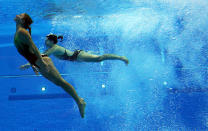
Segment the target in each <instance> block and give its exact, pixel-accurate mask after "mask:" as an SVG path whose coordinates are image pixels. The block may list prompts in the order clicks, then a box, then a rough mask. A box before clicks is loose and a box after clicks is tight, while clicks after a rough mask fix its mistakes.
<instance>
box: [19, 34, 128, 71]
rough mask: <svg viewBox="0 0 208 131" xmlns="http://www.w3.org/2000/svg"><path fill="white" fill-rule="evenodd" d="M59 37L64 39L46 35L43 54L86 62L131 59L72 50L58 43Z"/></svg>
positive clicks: (125, 61) (126, 61) (126, 60)
mask: <svg viewBox="0 0 208 131" xmlns="http://www.w3.org/2000/svg"><path fill="white" fill-rule="evenodd" d="M58 39H61V40H62V39H63V37H62V36H58V37H57V36H56V35H54V34H49V35H47V36H46V40H45V45H46V47H47V48H48V49H47V50H46V51H45V52H44V53H43V54H45V55H48V56H50V55H52V54H53V55H54V56H55V57H56V58H58V59H61V60H68V61H84V62H101V61H104V60H121V61H123V62H124V63H125V64H126V65H128V63H129V60H128V59H127V58H126V57H125V56H118V55H114V54H104V55H94V54H89V53H87V52H85V51H83V50H75V51H74V52H73V51H70V50H68V49H66V48H64V47H62V46H59V45H57V42H58ZM20 68H21V69H25V68H28V64H25V65H22V66H21V67H20Z"/></svg>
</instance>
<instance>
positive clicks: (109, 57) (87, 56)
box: [77, 51, 129, 64]
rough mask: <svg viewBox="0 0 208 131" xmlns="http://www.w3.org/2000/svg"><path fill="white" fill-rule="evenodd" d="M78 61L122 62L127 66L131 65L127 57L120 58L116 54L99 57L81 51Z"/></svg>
mask: <svg viewBox="0 0 208 131" xmlns="http://www.w3.org/2000/svg"><path fill="white" fill-rule="evenodd" d="M77 59H78V60H80V61H85V62H101V61H103V60H121V61H123V62H125V63H126V64H128V63H129V61H128V59H127V58H126V57H125V56H118V55H114V54H104V55H101V56H99V55H93V54H89V53H87V52H85V51H81V52H80V53H79V55H78V57H77Z"/></svg>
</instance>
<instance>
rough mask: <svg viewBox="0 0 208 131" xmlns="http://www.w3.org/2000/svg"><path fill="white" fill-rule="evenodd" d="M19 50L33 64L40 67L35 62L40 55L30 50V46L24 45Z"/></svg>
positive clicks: (43, 55)
mask: <svg viewBox="0 0 208 131" xmlns="http://www.w3.org/2000/svg"><path fill="white" fill-rule="evenodd" d="M18 51H19V52H20V54H22V55H23V56H24V57H25V58H26V59H27V60H28V61H29V62H30V64H31V65H34V66H36V67H38V68H40V67H39V66H38V65H36V63H35V62H36V61H37V59H38V57H37V56H36V55H35V54H34V53H31V52H30V51H29V46H28V45H24V46H23V48H18ZM41 56H42V57H47V56H48V55H45V54H41Z"/></svg>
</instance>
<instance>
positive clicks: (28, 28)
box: [28, 27, 31, 36]
mask: <svg viewBox="0 0 208 131" xmlns="http://www.w3.org/2000/svg"><path fill="white" fill-rule="evenodd" d="M28 29H29V33H30V36H31V27H28Z"/></svg>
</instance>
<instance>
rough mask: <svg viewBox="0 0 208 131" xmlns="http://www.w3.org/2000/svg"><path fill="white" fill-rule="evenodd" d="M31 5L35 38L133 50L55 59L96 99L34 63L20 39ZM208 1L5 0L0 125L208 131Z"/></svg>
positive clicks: (12, 128) (1, 8)
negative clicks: (111, 57)
mask: <svg viewBox="0 0 208 131" xmlns="http://www.w3.org/2000/svg"><path fill="white" fill-rule="evenodd" d="M24 12H26V13H28V14H29V15H30V16H31V17H32V19H33V21H34V23H33V24H32V39H33V41H34V42H35V44H36V45H37V47H38V48H39V50H40V51H43V50H44V39H45V38H44V36H46V35H47V34H49V33H55V34H58V35H63V36H64V40H63V42H61V43H58V44H59V45H61V46H64V47H66V48H68V49H70V50H75V49H82V50H85V51H91V52H93V53H95V54H104V53H113V54H117V55H123V56H126V57H127V58H129V61H130V63H129V65H128V66H125V64H124V63H122V62H120V61H104V62H102V63H84V62H66V61H61V60H58V59H56V58H55V57H53V56H52V57H51V59H52V60H53V62H54V64H55V66H56V67H57V69H58V70H59V72H60V73H61V74H62V76H63V77H64V79H66V80H67V81H68V82H69V83H70V84H72V85H73V86H74V87H75V89H76V91H77V92H78V94H79V95H80V96H81V97H83V98H84V99H85V101H86V103H87V106H86V116H85V118H84V119H81V117H80V115H79V112H78V108H77V106H76V104H75V102H74V101H73V99H72V98H71V97H70V96H69V95H68V94H66V93H65V92H64V91H63V90H62V89H61V88H60V87H57V86H56V85H54V84H53V83H51V82H49V81H48V80H46V79H45V78H43V77H42V76H35V75H34V72H33V71H32V69H28V70H25V71H22V70H19V68H18V67H19V66H20V65H22V64H25V63H26V62H27V61H26V60H25V59H24V58H23V57H22V56H20V55H19V54H18V52H17V50H16V48H15V47H14V45H13V38H14V33H15V28H16V26H15V22H14V20H13V19H14V17H15V16H16V15H17V14H20V13H24ZM207 14H208V2H207V1H205V0H198V1H194V0H183V1H182V0H181V1H174V2H173V1H168V0H155V1H150V0H147V1H146V0H122V1H121V0H114V1H112V0H85V1H81V0H36V1H32V0H0V39H1V43H0V59H1V60H0V63H1V64H0V67H1V68H0V83H1V91H0V118H1V121H0V131H88V130H89V131H98V130H100V131H140V130H141V131H149V130H153V131H155V130H159V131H160V130H161V131H164V130H165V131H166V130H167V131H169V130H170V131H174V130H187V131H188V130H208V99H207V97H208V84H207V82H208V80H207V79H208V66H207V65H208V37H207V36H208V24H207V21H208V15H207Z"/></svg>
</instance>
